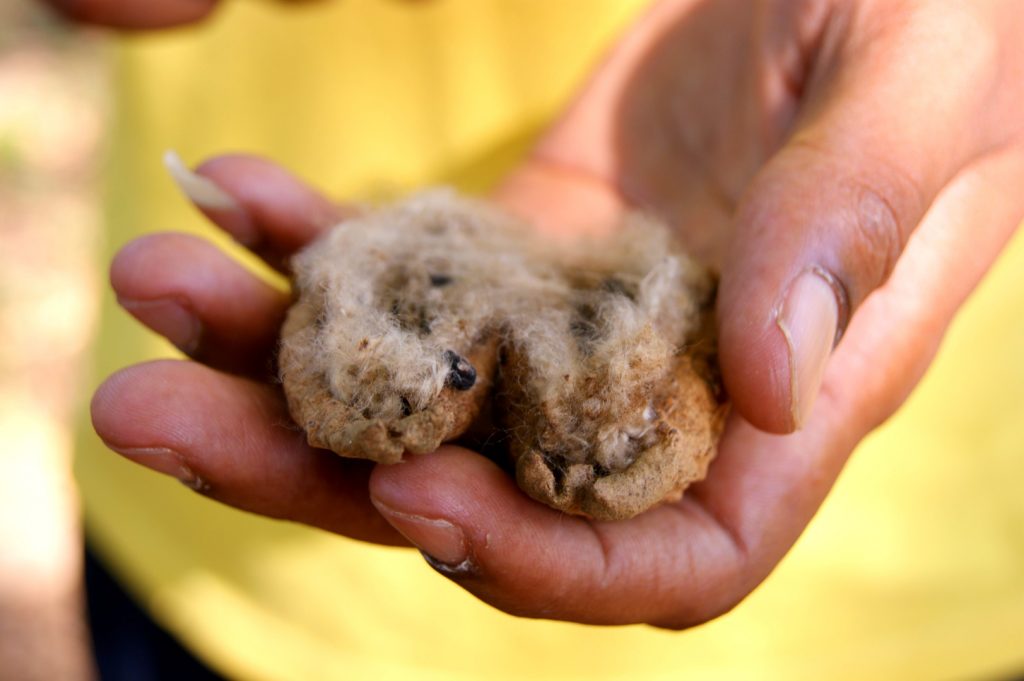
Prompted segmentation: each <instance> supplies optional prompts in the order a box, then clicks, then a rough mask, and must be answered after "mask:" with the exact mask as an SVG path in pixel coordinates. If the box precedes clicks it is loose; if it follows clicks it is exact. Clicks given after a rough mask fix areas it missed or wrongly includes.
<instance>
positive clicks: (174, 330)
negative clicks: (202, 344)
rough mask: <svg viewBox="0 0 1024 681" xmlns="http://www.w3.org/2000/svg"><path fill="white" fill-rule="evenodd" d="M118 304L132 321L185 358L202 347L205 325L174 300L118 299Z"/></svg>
mask: <svg viewBox="0 0 1024 681" xmlns="http://www.w3.org/2000/svg"><path fill="white" fill-rule="evenodd" d="M118 302H119V303H120V304H121V306H122V307H123V308H124V309H125V310H127V311H128V312H130V313H131V314H132V316H133V317H135V318H136V319H138V320H139V321H140V322H142V323H143V324H145V325H146V326H148V327H149V328H151V329H153V330H154V331H156V332H157V333H159V334H160V335H161V336H163V337H165V338H166V339H167V340H169V341H171V343H173V344H174V345H175V347H177V348H178V349H179V350H181V351H182V352H184V353H185V354H186V355H191V354H192V353H194V352H195V351H196V348H198V347H199V339H200V336H202V323H201V322H200V321H199V318H198V317H196V316H195V315H194V314H193V313H192V312H190V311H189V310H188V309H186V308H185V306H184V305H182V304H181V303H179V302H178V301H176V300H174V299H171V298H158V299H156V300H132V299H130V298H118Z"/></svg>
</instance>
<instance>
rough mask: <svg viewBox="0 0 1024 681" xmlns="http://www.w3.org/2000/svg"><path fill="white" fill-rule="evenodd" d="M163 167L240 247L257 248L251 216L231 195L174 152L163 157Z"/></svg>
mask: <svg viewBox="0 0 1024 681" xmlns="http://www.w3.org/2000/svg"><path fill="white" fill-rule="evenodd" d="M164 166H165V167H166V168H167V171H168V172H169V173H170V174H171V178H172V179H173V180H174V183H175V184H177V185H178V188H179V189H180V190H181V191H182V193H183V194H185V196H186V197H188V199H189V201H191V202H192V203H194V204H195V205H196V206H197V207H198V208H199V209H200V210H203V211H206V212H208V213H211V214H213V215H214V216H216V220H217V223H218V224H220V226H221V227H223V228H224V229H226V230H227V231H228V232H230V233H231V235H232V236H233V237H234V238H235V239H236V240H237V241H238V242H239V243H241V244H243V245H245V246H254V245H256V243H257V242H258V241H259V238H260V235H259V232H258V231H257V230H256V228H255V226H253V224H252V221H251V220H250V219H249V215H248V213H246V211H245V209H244V208H243V207H242V204H240V203H239V202H238V201H236V200H235V198H234V197H233V196H231V194H228V193H227V192H226V191H224V190H223V189H221V188H220V187H218V186H217V184H216V183H214V182H213V180H211V179H210V178H208V177H203V176H202V175H200V174H199V173H197V172H195V171H194V170H192V169H190V168H189V167H188V166H186V165H185V163H184V162H183V161H182V160H181V157H180V156H178V154H177V152H175V151H167V152H165V153H164Z"/></svg>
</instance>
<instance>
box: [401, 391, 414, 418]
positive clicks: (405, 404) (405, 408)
mask: <svg viewBox="0 0 1024 681" xmlns="http://www.w3.org/2000/svg"><path fill="white" fill-rule="evenodd" d="M401 399H402V416H408V415H409V414H411V413H412V405H411V404H409V400H408V399H406V397H405V395H402V398H401Z"/></svg>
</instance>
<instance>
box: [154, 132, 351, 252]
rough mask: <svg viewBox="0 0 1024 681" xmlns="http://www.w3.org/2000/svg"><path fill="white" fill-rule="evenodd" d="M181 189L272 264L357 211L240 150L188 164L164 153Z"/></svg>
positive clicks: (234, 235) (236, 237)
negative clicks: (339, 203) (190, 165)
mask: <svg viewBox="0 0 1024 681" xmlns="http://www.w3.org/2000/svg"><path fill="white" fill-rule="evenodd" d="M165 162H166V164H167V167H168V169H169V170H170V172H171V175H172V176H173V177H174V179H175V181H176V182H177V183H178V185H179V187H180V188H181V190H182V191H183V192H184V193H185V195H186V196H188V197H189V199H191V200H192V202H193V203H195V204H196V207H198V208H199V209H200V210H201V211H202V212H203V213H204V214H205V215H206V216H207V217H208V218H209V219H210V220H211V221H213V223H214V224H216V225H217V226H219V227H220V228H221V229H223V230H224V231H226V232H228V233H229V234H231V236H233V237H234V238H235V239H236V240H237V241H238V242H239V243H241V244H242V245H243V246H246V247H248V248H249V249H251V250H252V251H254V252H255V253H257V254H258V255H260V256H261V257H262V258H263V259H264V260H266V261H267V262H268V263H269V264H270V265H271V266H272V267H275V268H277V269H281V270H283V269H286V265H287V262H286V261H287V258H288V256H290V255H291V254H292V253H294V252H295V251H297V250H298V249H300V248H302V247H303V246H305V245H306V244H307V243H309V242H310V241H312V240H313V239H314V238H316V237H317V236H318V235H319V234H321V233H323V231H324V230H326V229H328V228H330V227H332V226H334V225H335V224H337V223H338V222H340V221H341V220H343V219H344V218H346V217H349V216H351V215H353V214H355V213H356V210H355V209H354V208H353V207H346V206H338V205H336V204H334V203H333V202H331V201H329V200H328V199H326V198H325V197H324V196H323V195H321V194H320V193H319V192H317V191H316V190H315V189H313V188H311V187H310V186H309V185H308V184H307V183H306V182H304V181H303V180H301V179H299V178H297V177H295V176H294V175H292V174H291V173H289V172H288V171H287V170H284V169H283V168H281V167H280V166H279V165H277V164H275V163H272V162H271V161H267V160H265V159H261V158H257V157H255V156H245V155H240V154H239V155H226V156H218V157H216V158H213V159H210V160H209V161H206V162H205V163H203V164H202V165H201V166H199V168H197V169H196V170H195V171H192V170H189V169H188V168H186V167H185V165H184V164H183V163H182V162H181V160H180V159H179V158H178V157H177V155H175V154H174V153H173V152H169V153H168V154H167V156H166V157H165Z"/></svg>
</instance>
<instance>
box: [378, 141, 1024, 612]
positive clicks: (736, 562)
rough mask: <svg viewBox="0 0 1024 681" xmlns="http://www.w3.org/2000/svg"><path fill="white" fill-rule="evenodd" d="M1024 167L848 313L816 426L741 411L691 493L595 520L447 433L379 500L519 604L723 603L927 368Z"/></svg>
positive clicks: (488, 592)
mask: <svg viewBox="0 0 1024 681" xmlns="http://www.w3.org/2000/svg"><path fill="white" fill-rule="evenodd" d="M1022 176H1024V159H1022V158H1021V157H1020V155H1019V154H1009V153H1007V154H1001V155H999V156H996V157H992V158H989V159H986V160H985V161H984V162H982V163H979V164H978V165H976V166H975V167H973V168H972V170H971V171H970V172H968V173H965V174H964V175H963V176H961V177H958V178H957V180H956V181H954V182H953V183H952V184H951V185H950V187H949V188H948V189H947V190H946V191H944V192H943V194H942V196H941V197H940V198H939V200H938V201H937V202H936V204H935V207H934V209H933V210H932V211H931V212H930V213H929V215H928V216H927V217H926V219H925V221H924V224H923V225H922V229H921V231H920V232H918V233H917V234H915V236H914V238H913V239H912V240H911V242H910V244H909V245H908V248H907V252H906V254H905V257H904V258H902V259H901V260H900V262H899V264H898V266H897V268H896V270H895V272H894V274H893V276H892V277H891V279H890V280H889V281H888V282H887V283H886V285H885V286H884V287H883V288H882V289H881V290H879V292H878V294H877V295H875V296H873V297H872V298H871V299H870V301H868V302H867V303H866V304H865V305H864V308H863V310H862V312H861V314H859V315H858V317H857V318H856V319H855V320H854V321H853V323H852V324H851V326H850V328H849V330H848V334H847V338H846V341H845V342H844V343H843V345H842V346H840V348H839V349H838V350H837V352H836V357H835V361H834V362H833V363H832V364H831V365H830V366H829V367H828V371H827V373H826V376H825V383H824V387H825V390H824V398H823V399H822V400H821V402H820V403H819V406H818V409H817V410H816V411H815V413H814V415H813V418H812V419H811V420H810V421H809V422H808V424H807V427H806V428H804V429H803V430H801V431H800V432H798V433H795V434H792V435H789V436H784V437H783V436H777V435H770V434H767V433H764V432H762V431H759V430H757V429H755V428H754V427H753V426H751V425H750V424H748V423H746V422H745V421H744V420H743V419H742V418H741V417H739V416H738V415H734V416H733V418H731V419H730V422H729V424H728V425H727V427H726V431H725V434H724V436H723V439H722V441H721V443H720V446H719V448H720V453H719V456H718V458H717V459H716V460H715V461H714V463H713V464H712V467H711V472H710V475H709V477H708V479H707V480H706V481H705V482H703V483H701V484H699V485H697V486H695V487H692V488H691V489H690V490H688V491H687V493H686V496H685V497H684V499H683V501H682V502H681V503H679V504H671V505H666V506H662V507H658V508H655V509H653V510H652V511H650V512H648V513H645V514H643V515H641V516H639V517H637V518H634V519H632V520H629V521H625V522H621V523H592V522H589V521H586V520H581V519H579V518H574V517H569V516H565V515H562V514H559V513H556V512H554V511H551V510H550V509H547V508H546V507H542V506H540V505H538V504H536V503H534V502H532V501H530V500H528V499H526V498H525V497H524V495H523V494H522V493H521V492H520V491H519V490H518V489H517V488H516V487H515V485H514V483H513V482H512V480H511V479H509V478H508V476H506V475H505V474H503V473H502V472H501V471H500V470H498V469H497V467H495V466H494V465H493V464H491V463H489V462H488V461H486V460H484V459H482V458H480V457H477V456H474V455H472V454H470V453H468V452H466V451H464V450H460V449H456V448H446V449H445V450H444V451H442V452H440V453H438V454H435V455H432V456H430V457H418V458H415V459H413V460H410V461H406V462H405V463H403V464H402V465H401V466H394V467H386V468H385V467H381V468H378V469H376V470H375V471H374V473H373V475H372V476H371V479H370V493H371V498H372V499H373V502H374V504H375V505H376V506H377V508H378V509H380V510H381V513H382V514H383V515H384V517H385V518H387V519H388V520H389V521H390V522H391V523H392V524H393V525H394V526H395V527H396V528H398V529H399V530H400V531H401V532H402V533H403V535H405V536H406V538H408V539H409V540H410V542H412V543H413V544H415V545H416V546H418V547H420V548H421V550H423V551H424V552H425V553H427V554H428V555H429V556H430V557H429V558H428V560H429V562H430V563H431V565H432V566H434V567H435V569H437V570H438V571H439V572H441V573H442V574H444V575H446V576H447V577H449V578H450V579H452V580H453V581H455V582H457V583H458V584H460V585H461V586H463V587H465V588H466V589H468V590H469V591H470V592H472V593H474V594H475V595H477V596H478V597H480V598H482V599H483V600H485V601H487V602H488V603H491V604H493V605H495V606H496V607H499V608H501V609H503V610H506V611H508V612H511V613H515V614H519V615H527V616H533V617H546V618H553V619H567V620H573V621H580V622H589V623H605V624H625V623H630V622H651V623H655V624H659V625H661V626H667V627H672V628H680V627H685V626H689V625H693V624H697V623H700V622H703V621H706V620H707V619H710V618H712V617H714V616H716V615H718V614H720V613H722V612H725V611H726V610H728V609H729V608H730V607H732V606H733V605H735V604H736V603H737V602H738V601H739V600H741V599H742V598H743V597H744V596H745V595H746V594H747V593H749V592H750V591H751V590H752V589H753V588H754V587H755V586H756V585H757V584H758V583H759V582H760V581H761V580H763V579H764V578H765V577H766V576H767V575H768V574H769V573H770V571H771V570H772V568H773V567H774V566H775V565H776V564H777V562H778V561H779V560H780V558H781V557H782V556H783V555H784V554H785V553H786V551H788V550H789V548H790V547H791V546H792V544H793V542H795V541H796V539H797V537H798V536H799V535H800V533H801V532H802V530H803V528H804V527H806V525H807V523H808V522H809V521H810V519H811V517H812V516H813V514H814V513H815V511H816V510H817V508H818V507H819V506H820V504H821V502H822V500H823V499H824V497H825V495H826V494H827V493H828V490H829V489H830V488H831V486H832V484H833V483H834V481H835V479H836V476H837V475H838V474H839V471H840V470H841V468H842V465H843V464H844V462H845V461H846V458H847V457H848V456H849V453H850V451H851V450H852V448H853V447H854V445H855V444H856V443H857V442H858V441H860V439H861V438H862V437H863V436H864V434H865V433H866V432H867V431H868V430H870V429H871V428H873V427H874V426H876V425H877V424H878V422H879V421H880V420H881V419H883V418H885V417H886V416H888V415H889V414H891V413H892V411H893V410H894V409H895V408H896V407H897V406H898V404H899V403H900V401H902V399H903V398H904V397H905V396H906V394H907V392H908V391H909V390H910V388H911V387H912V386H913V385H914V383H915V382H916V381H917V380H918V379H919V378H920V375H921V373H922V372H923V370H924V367H925V366H927V364H928V362H929V360H930V359H931V357H932V355H933V353H934V352H935V350H936V348H937V346H938V342H939V339H940V338H941V335H942V331H943V330H944V328H945V327H946V325H947V324H948V323H949V320H950V319H951V318H952V316H953V314H954V313H955V311H956V309H957V307H958V305H959V304H960V302H962V301H963V299H964V298H965V297H966V296H967V295H968V293H969V292H970V290H971V289H972V288H973V286H974V285H975V284H976V283H977V281H978V280H979V279H980V277H981V276H982V274H983V273H984V272H985V270H986V269H987V268H988V267H989V265H990V264H991V261H992V259H993V258H994V257H995V254H996V253H998V251H999V249H1000V248H1001V246H1002V245H1003V243H1004V242H1005V240H1006V238H1008V235H1009V234H1010V233H1012V231H1013V226H1014V225H1015V224H1016V223H1017V222H1019V220H1020V218H1021V213H1022V206H1021V200H1020V199H1019V198H1018V197H1017V195H1016V194H1015V193H1014V192H1012V191H1009V190H1011V189H1012V188H1013V187H1015V186H1017V185H1018V184H1019V178H1020V177H1022ZM976 221H980V223H982V224H986V225H988V226H990V227H991V229H990V230H987V231H985V234H984V237H983V238H982V239H980V240H979V239H978V238H977V237H976V236H975V235H974V234H972V231H971V230H970V229H968V228H967V227H968V226H970V225H972V224H975V222H976ZM972 246H974V248H973V249H972V248H971V247H972ZM967 251H969V254H968V255H966V256H965V252H967ZM951 261H954V262H957V263H958V265H959V266H960V267H962V270H963V276H961V277H958V278H956V279H955V280H952V281H951V282H950V284H949V285H948V286H946V288H945V289H942V284H943V283H944V282H945V281H946V280H947V279H948V277H946V276H945V275H944V274H943V268H942V267H940V265H945V264H948V263H949V262H951ZM940 289H941V290H942V293H941V294H938V293H935V292H937V291H939V290H940ZM894 316H895V317H896V318H899V319H900V320H901V324H902V325H903V327H902V332H901V333H900V334H896V335H893V334H891V333H889V329H890V328H891V324H890V321H889V320H891V319H892V318H893V317H894Z"/></svg>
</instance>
